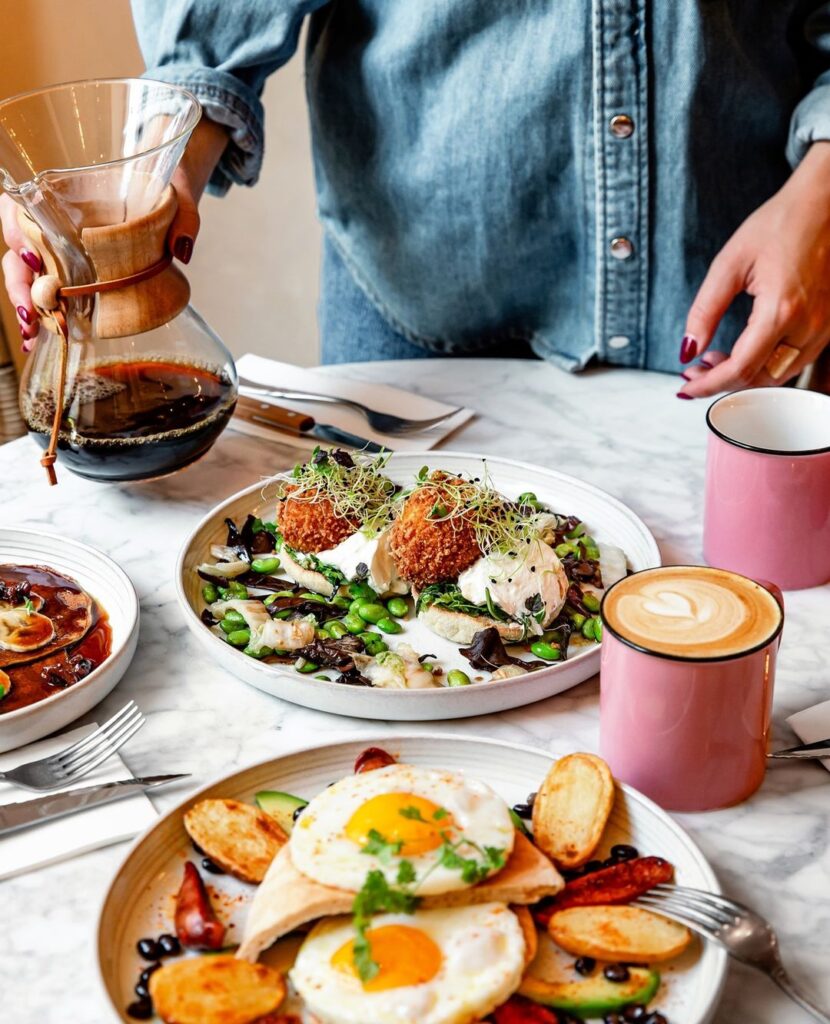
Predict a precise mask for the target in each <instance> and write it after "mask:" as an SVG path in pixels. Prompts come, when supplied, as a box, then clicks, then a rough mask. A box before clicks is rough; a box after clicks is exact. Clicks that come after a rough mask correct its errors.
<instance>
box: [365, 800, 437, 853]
mask: <svg viewBox="0 0 830 1024" xmlns="http://www.w3.org/2000/svg"><path fill="white" fill-rule="evenodd" d="M436 815H437V817H436ZM452 825H453V820H452V817H451V815H450V814H449V813H448V812H447V811H445V810H444V809H443V808H442V807H439V806H438V804H434V803H433V802H432V801H431V800H425V799H424V798H423V797H420V796H415V795H414V794H412V793H381V794H380V795H379V796H376V797H372V799H371V800H367V801H366V803H365V804H361V805H360V807H358V809H357V810H356V811H355V812H354V814H353V815H352V816H351V818H349V821H348V823H347V824H346V835H347V836H348V837H349V839H351V840H352V842H353V843H357V845H358V846H365V845H366V843H367V842H368V840H369V833H370V832H371V831H372V830H374V831H375V832H378V833H379V834H380V835H382V836H383V838H384V839H385V840H386V842H387V843H402V844H403V845H402V846H401V849H400V852H399V855H400V856H401V857H415V856H417V855H418V854H419V853H427V852H428V851H429V850H435V849H437V848H438V847H439V846H440V845H441V844H442V843H443V842H444V838H443V836H442V835H441V833H442V832H447V831H448V830H449V829H450V828H452Z"/></svg>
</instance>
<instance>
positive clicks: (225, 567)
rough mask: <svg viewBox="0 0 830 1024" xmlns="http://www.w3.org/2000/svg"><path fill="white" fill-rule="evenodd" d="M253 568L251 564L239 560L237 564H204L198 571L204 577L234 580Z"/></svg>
mask: <svg viewBox="0 0 830 1024" xmlns="http://www.w3.org/2000/svg"><path fill="white" fill-rule="evenodd" d="M250 568H251V563H250V562H243V561H242V559H241V558H238V559H237V560H236V561H235V562H217V563H216V565H212V564H211V563H210V562H203V563H202V564H201V565H199V566H197V567H196V571H197V572H198V573H199V574H200V575H202V576H213V577H215V578H216V579H220V580H221V579H225V580H232V579H234V578H235V577H236V576H241V575H242V574H243V573H245V572H247V571H248V570H249V569H250Z"/></svg>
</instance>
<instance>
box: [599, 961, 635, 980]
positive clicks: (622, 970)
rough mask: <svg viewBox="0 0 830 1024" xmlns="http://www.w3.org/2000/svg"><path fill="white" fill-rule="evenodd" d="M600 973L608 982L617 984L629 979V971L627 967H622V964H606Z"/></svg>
mask: <svg viewBox="0 0 830 1024" xmlns="http://www.w3.org/2000/svg"><path fill="white" fill-rule="evenodd" d="M602 973H603V974H604V975H605V977H606V978H607V979H608V980H609V981H616V982H619V983H622V982H623V981H628V979H629V978H630V977H631V971H629V969H628V968H627V967H623V965H622V964H608V965H607V966H606V967H603V969H602Z"/></svg>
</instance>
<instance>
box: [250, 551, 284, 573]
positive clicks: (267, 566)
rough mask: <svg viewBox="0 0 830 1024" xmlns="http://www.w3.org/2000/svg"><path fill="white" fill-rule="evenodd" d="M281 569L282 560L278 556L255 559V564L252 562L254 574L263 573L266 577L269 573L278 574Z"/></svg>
mask: <svg viewBox="0 0 830 1024" xmlns="http://www.w3.org/2000/svg"><path fill="white" fill-rule="evenodd" d="M279 567H280V560H279V559H278V558H277V557H276V556H272V557H271V558H255V559H254V560H253V562H251V571H252V572H259V573H263V574H264V575H266V576H267V575H268V573H272V572H276V571H277V569H279Z"/></svg>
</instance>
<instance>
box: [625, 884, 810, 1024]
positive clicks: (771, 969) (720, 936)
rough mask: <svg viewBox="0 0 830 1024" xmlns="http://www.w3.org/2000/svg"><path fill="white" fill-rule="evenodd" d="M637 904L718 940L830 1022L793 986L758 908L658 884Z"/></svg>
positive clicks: (695, 891) (769, 926) (711, 895)
mask: <svg viewBox="0 0 830 1024" xmlns="http://www.w3.org/2000/svg"><path fill="white" fill-rule="evenodd" d="M635 905H636V906H641V907H647V908H648V909H649V910H654V911H656V912H657V913H658V914H662V915H663V916H664V917H670V918H672V919H673V920H675V921H680V923H681V924H685V925H686V926H687V927H688V928H691V929H692V931H695V932H697V933H698V934H699V935H702V936H704V938H707V939H711V940H712V941H713V942H717V943H718V945H720V946H723V948H724V949H725V950H726V951H727V952H728V953H729V955H730V956H732V957H734V958H735V959H736V960H740V961H741V963H744V964H748V965H749V966H750V967H755V968H756V969H757V970H759V971H762V972H763V973H764V974H766V975H767V977H769V978H771V979H772V980H773V981H774V982H775V984H776V985H777V986H778V987H779V988H780V989H781V991H782V992H785V993H786V994H787V995H788V996H789V997H790V999H792V1000H793V1002H796V1003H798V1005H799V1006H800V1007H801V1008H802V1009H804V1010H806V1011H807V1012H808V1013H809V1014H811V1015H812V1016H813V1017H814V1018H815V1019H816V1020H817V1021H820V1022H821V1024H830V1017H828V1016H827V1014H826V1013H824V1011H822V1010H820V1009H819V1008H818V1007H817V1006H814V1005H813V1004H812V1003H811V1002H809V1000H807V999H805V998H804V996H803V995H801V993H800V992H799V991H798V990H797V989H796V987H795V986H794V985H793V982H792V980H791V978H790V976H789V975H788V974H787V972H786V971H785V970H784V965H783V964H782V963H781V955H780V953H779V951H778V938H777V937H776V934H775V932H774V931H773V930H772V926H771V925H770V924H769V922H768V921H765V920H764V918H763V917H761V916H760V915H759V914H756V913H755V911H754V910H750V909H749V907H745V906H744V905H743V904H741V903H736V902H735V901H734V900H729V899H727V898H726V897H725V896H716V895H715V893H711V892H704V891H703V890H701V889H687V888H684V887H682V886H679V885H657V886H655V887H654V888H653V889H650V890H649V891H648V892H647V893H646V894H645V895H643V896H641V897H640V898H639V899H638V900H637V901H636V904H635Z"/></svg>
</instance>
